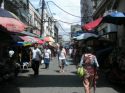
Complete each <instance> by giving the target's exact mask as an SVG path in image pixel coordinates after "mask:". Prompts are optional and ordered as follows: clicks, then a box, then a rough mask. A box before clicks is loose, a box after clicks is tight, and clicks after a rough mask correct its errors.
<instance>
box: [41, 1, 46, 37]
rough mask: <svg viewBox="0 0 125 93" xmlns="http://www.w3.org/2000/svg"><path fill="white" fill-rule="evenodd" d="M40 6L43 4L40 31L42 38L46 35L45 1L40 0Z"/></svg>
mask: <svg viewBox="0 0 125 93" xmlns="http://www.w3.org/2000/svg"><path fill="white" fill-rule="evenodd" d="M40 4H41V8H42V9H41V31H40V36H42V34H43V33H44V26H43V25H44V20H43V19H44V7H45V1H44V0H42V1H41V0H40Z"/></svg>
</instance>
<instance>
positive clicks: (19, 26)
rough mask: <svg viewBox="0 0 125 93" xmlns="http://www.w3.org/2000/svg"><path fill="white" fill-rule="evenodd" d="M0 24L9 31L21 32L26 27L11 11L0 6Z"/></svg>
mask: <svg viewBox="0 0 125 93" xmlns="http://www.w3.org/2000/svg"><path fill="white" fill-rule="evenodd" d="M0 25H1V26H3V27H5V28H6V29H7V30H8V31H10V32H22V31H24V30H25V28H26V27H27V26H26V25H25V24H24V23H22V22H21V21H20V20H18V19H16V18H15V17H14V16H13V15H12V13H10V12H9V11H7V10H4V9H2V8H0Z"/></svg>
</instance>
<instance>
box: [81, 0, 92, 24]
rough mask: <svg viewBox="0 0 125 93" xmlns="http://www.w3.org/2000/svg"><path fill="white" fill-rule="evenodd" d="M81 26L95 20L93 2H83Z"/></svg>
mask: <svg viewBox="0 0 125 93" xmlns="http://www.w3.org/2000/svg"><path fill="white" fill-rule="evenodd" d="M80 5H81V17H82V18H81V25H83V24H85V23H88V22H90V21H92V20H93V17H92V14H93V0H81V2H80Z"/></svg>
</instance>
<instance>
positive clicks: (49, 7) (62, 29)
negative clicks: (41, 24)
mask: <svg viewBox="0 0 125 93" xmlns="http://www.w3.org/2000/svg"><path fill="white" fill-rule="evenodd" d="M47 7H48V9H49V12H50V14H51V16H52V17H53V14H52V12H51V10H50V7H49V5H48V3H47ZM59 25H60V23H59ZM60 27H61V29H62V30H63V31H64V32H66V31H65V30H64V29H63V27H62V26H61V25H60Z"/></svg>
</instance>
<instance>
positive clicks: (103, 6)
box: [93, 0, 125, 47]
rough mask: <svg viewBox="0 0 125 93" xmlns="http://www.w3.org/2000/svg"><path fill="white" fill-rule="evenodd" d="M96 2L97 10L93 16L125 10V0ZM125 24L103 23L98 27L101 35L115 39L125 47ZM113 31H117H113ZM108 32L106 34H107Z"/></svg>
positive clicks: (119, 44)
mask: <svg viewBox="0 0 125 93" xmlns="http://www.w3.org/2000/svg"><path fill="white" fill-rule="evenodd" d="M94 2H95V12H94V14H93V18H94V19H96V18H99V17H101V16H103V15H105V14H107V13H108V12H110V11H114V10H117V11H121V12H124V11H125V6H124V4H125V0H94ZM124 30H125V26H123V25H114V24H108V23H105V24H101V25H100V26H99V27H98V32H99V34H100V35H103V36H104V37H107V38H108V39H110V40H112V41H115V42H116V43H117V45H118V46H120V47H123V46H124V45H125V43H124V42H125V38H124V37H125V32H124ZM111 32H116V33H112V34H111ZM105 34H106V35H105Z"/></svg>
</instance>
